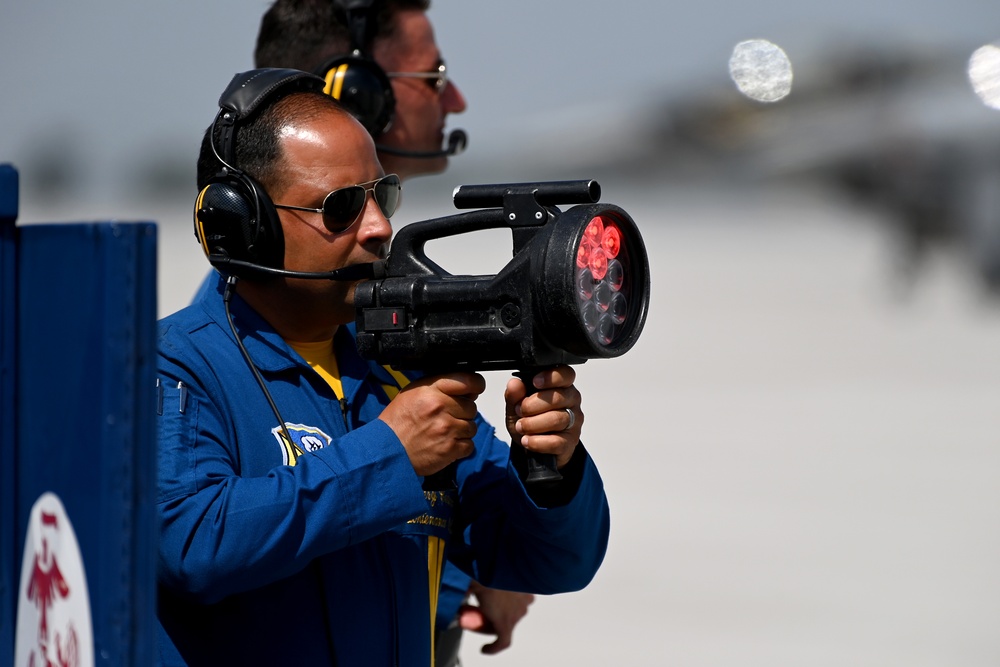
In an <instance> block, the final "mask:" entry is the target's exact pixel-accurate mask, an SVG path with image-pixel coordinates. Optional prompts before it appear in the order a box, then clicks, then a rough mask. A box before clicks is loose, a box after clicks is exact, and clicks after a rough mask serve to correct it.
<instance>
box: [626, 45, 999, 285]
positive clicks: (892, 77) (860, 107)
mask: <svg viewBox="0 0 1000 667" xmlns="http://www.w3.org/2000/svg"><path fill="white" fill-rule="evenodd" d="M797 65H799V66H797V68H796V76H795V85H794V86H793V87H792V90H791V93H790V94H789V95H788V96H787V97H786V98H784V99H782V100H780V101H777V102H772V103H763V102H757V101H754V100H751V99H749V98H748V97H746V96H745V95H743V94H741V93H740V92H739V90H737V87H736V86H734V85H732V82H727V83H724V84H720V85H719V86H718V87H717V88H715V89H710V90H706V91H704V92H702V93H699V94H697V95H695V96H692V97H689V98H687V99H681V100H678V101H667V102H666V109H665V112H664V113H663V114H661V115H660V116H659V118H660V120H661V123H660V124H659V126H658V127H656V128H655V129H654V130H653V131H652V132H651V135H652V136H655V137H656V139H655V140H654V141H650V142H649V143H648V149H647V154H646V155H643V156H633V157H632V158H631V159H630V160H629V162H630V164H631V165H632V167H633V168H635V167H637V166H639V165H646V168H648V167H649V166H651V165H653V164H656V163H658V164H659V165H660V166H661V168H662V169H665V170H666V173H667V174H672V175H673V176H674V177H677V178H682V179H683V178H692V177H694V178H712V179H724V180H728V181H731V182H733V183H747V184H764V183H777V182H812V183H814V184H819V185H820V186H823V187H829V188H832V189H833V190H834V191H835V192H838V193H843V194H846V195H848V196H851V197H853V198H855V200H856V201H857V202H859V203H861V204H864V205H868V206H872V207H875V208H877V209H878V210H879V211H880V212H882V213H884V214H887V215H886V216H885V217H886V219H887V220H890V221H892V222H893V224H894V229H893V231H894V232H895V234H896V237H897V239H898V246H897V247H898V250H899V254H898V257H899V260H900V263H899V269H900V270H901V272H902V273H901V277H902V278H904V279H905V280H906V281H908V282H909V283H910V284H912V281H914V280H916V279H918V277H919V273H920V270H921V268H922V267H923V266H924V265H925V263H926V260H927V259H928V258H929V257H930V254H931V253H932V252H933V251H934V250H935V249H939V248H941V249H948V250H949V251H952V250H954V251H957V252H959V253H960V254H961V257H962V258H963V261H967V262H968V263H969V264H970V266H971V267H972V269H973V270H974V272H975V274H976V275H977V277H978V279H979V280H980V281H981V283H982V285H983V287H984V289H985V291H986V292H987V293H989V294H991V295H992V296H994V297H996V298H997V299H1000V112H998V111H997V110H995V109H991V108H989V107H988V106H987V105H986V104H984V102H983V100H981V99H980V98H979V97H977V96H976V94H975V93H974V91H973V86H972V85H971V83H970V80H969V54H967V53H966V54H955V53H940V52H928V51H926V50H913V49H910V50H907V49H903V48H900V49H888V48H881V49H875V48H865V49H852V50H849V51H845V52H839V53H829V54H824V57H823V58H821V59H817V60H816V61H815V62H813V63H804V64H803V63H798V64H797ZM994 74H996V73H994ZM661 173H663V172H661Z"/></svg>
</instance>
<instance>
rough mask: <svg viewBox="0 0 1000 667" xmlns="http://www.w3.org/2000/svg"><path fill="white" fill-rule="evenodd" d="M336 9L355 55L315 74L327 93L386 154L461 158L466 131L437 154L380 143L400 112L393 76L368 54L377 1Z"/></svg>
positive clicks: (340, 2) (343, 3)
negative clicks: (379, 140)
mask: <svg viewBox="0 0 1000 667" xmlns="http://www.w3.org/2000/svg"><path fill="white" fill-rule="evenodd" d="M332 1H333V5H334V9H339V10H341V11H343V12H344V16H345V18H346V21H347V29H348V33H349V35H350V40H351V47H350V48H351V52H350V53H349V54H347V55H339V56H334V57H333V58H330V59H329V60H327V61H326V62H324V63H322V64H321V65H320V66H319V67H317V68H316V69H315V70H314V72H315V74H317V75H318V76H320V77H322V78H323V81H324V87H323V91H324V92H325V93H326V94H327V95H330V96H332V97H334V98H335V99H337V100H338V101H340V103H341V104H343V105H344V107H346V108H347V110H348V111H350V112H351V113H352V114H354V116H355V118H357V119H358V120H359V121H360V122H361V124H362V125H364V127H365V129H366V130H368V133H369V134H371V135H372V137H374V138H375V141H376V148H378V150H379V151H382V152H384V153H389V154H391V155H399V156H403V157H416V158H436V157H443V156H445V155H457V154H458V153H461V152H462V151H463V150H465V146H466V144H467V143H468V139H467V137H466V134H465V132H464V131H463V130H453V131H452V132H451V134H449V135H448V146H447V147H446V148H443V149H441V150H435V151H410V150H405V149H401V148H394V147H390V146H383V145H381V144H379V143H378V139H379V137H381V136H382V135H383V134H384V133H385V132H386V131H387V130H388V129H389V127H390V126H391V125H392V121H393V118H394V116H395V113H396V97H395V95H393V92H392V84H391V82H390V81H389V75H388V74H386V73H385V70H383V69H382V68H381V67H380V66H379V64H378V63H376V62H375V60H374V59H372V58H371V57H370V56H369V55H368V54H367V52H366V48H367V46H368V45H369V44H370V43H371V41H372V37H373V35H374V34H375V30H376V25H375V21H376V17H375V16H374V14H373V10H372V3H373V1H374V0H332Z"/></svg>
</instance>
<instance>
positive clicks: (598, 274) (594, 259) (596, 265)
mask: <svg viewBox="0 0 1000 667" xmlns="http://www.w3.org/2000/svg"><path fill="white" fill-rule="evenodd" d="M589 260H590V261H589V262H588V264H587V266H588V267H589V268H590V272H591V273H592V274H594V280H601V279H603V278H604V276H605V274H607V272H608V256H607V254H605V252H604V250H602V249H601V248H600V247H597V248H592V249H591V250H590V257H589Z"/></svg>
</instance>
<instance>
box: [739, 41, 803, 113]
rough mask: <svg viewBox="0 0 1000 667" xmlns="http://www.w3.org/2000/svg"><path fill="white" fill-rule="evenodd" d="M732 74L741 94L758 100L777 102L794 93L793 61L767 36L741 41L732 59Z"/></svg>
mask: <svg viewBox="0 0 1000 667" xmlns="http://www.w3.org/2000/svg"><path fill="white" fill-rule="evenodd" d="M729 76H730V77H731V78H732V80H733V83H735V84H736V88H737V89H739V91H740V92H741V93H743V94H744V95H746V96H747V97H749V98H750V99H752V100H757V101H758V102H777V101H778V100H781V99H784V98H785V97H787V96H788V94H789V93H791V92H792V62H791V61H790V60H789V59H788V55H787V54H786V53H785V52H784V51H783V50H782V49H781V47H779V46H777V45H776V44H773V43H772V42H769V41H767V40H766V39H750V40H747V41H744V42H740V43H739V44H737V45H736V46H735V47H734V48H733V54H732V56H730V58H729Z"/></svg>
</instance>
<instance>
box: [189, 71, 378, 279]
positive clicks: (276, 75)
mask: <svg viewBox="0 0 1000 667" xmlns="http://www.w3.org/2000/svg"><path fill="white" fill-rule="evenodd" d="M322 90H323V80H322V79H321V78H319V77H318V76H315V75H314V74H309V73H308V72H302V71H299V70H294V69H279V68H267V69H255V70H250V71H248V72H242V73H240V74H237V75H236V76H234V77H233V80H232V81H231V82H230V83H229V86H228V87H227V88H226V90H225V91H223V93H222V96H221V97H220V98H219V113H218V115H217V116H216V117H215V121H214V122H213V123H212V127H211V128H209V141H210V142H211V147H212V152H213V153H214V154H215V157H216V158H217V159H218V161H219V162H220V163H221V165H222V168H221V170H220V171H219V173H218V174H216V175H215V176H214V177H212V179H211V180H210V181H209V182H208V184H207V185H205V187H204V188H202V190H201V192H199V193H198V198H197V199H196V200H195V206H194V232H195V236H197V238H198V241H199V242H200V243H201V246H202V249H203V250H204V251H205V256H206V257H208V261H209V263H211V265H212V266H214V267H215V268H216V269H217V270H218V271H219V272H220V273H223V274H226V275H233V276H237V277H241V278H242V277H248V276H261V275H277V276H286V277H292V278H312V279H326V280H352V279H357V278H370V277H372V274H373V271H374V270H375V269H374V268H373V266H372V265H371V264H358V265H352V266H349V267H344V268H341V269H338V270H335V271H330V272H326V273H311V272H302V271H286V270H285V269H283V268H281V267H282V266H283V265H284V259H285V237H284V234H283V233H282V231H281V221H280V220H279V219H278V212H277V210H276V209H275V207H274V202H272V201H271V198H270V197H269V196H268V194H267V192H266V191H265V190H264V188H263V187H262V186H261V185H260V184H259V183H257V181H255V180H254V179H253V178H251V177H250V175H249V174H247V173H245V172H243V171H242V170H241V169H239V168H237V167H236V166H234V163H235V162H236V130H237V128H238V127H239V126H241V125H243V124H245V123H246V122H247V120H248V119H250V118H252V117H253V116H254V114H256V113H259V112H261V111H262V110H263V109H264V108H265V107H267V106H268V105H270V104H273V103H274V102H276V101H277V100H278V99H280V98H281V97H285V96H287V95H290V94H291V93H295V92H302V91H316V92H321V91H322Z"/></svg>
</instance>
